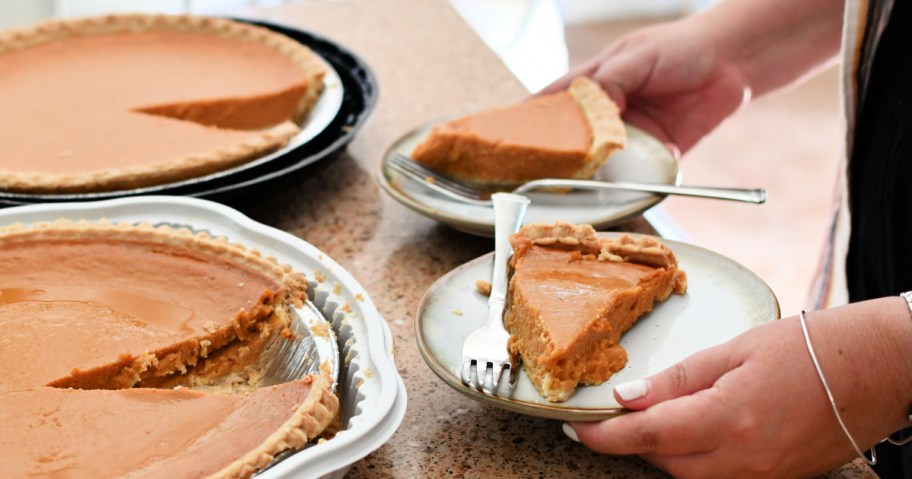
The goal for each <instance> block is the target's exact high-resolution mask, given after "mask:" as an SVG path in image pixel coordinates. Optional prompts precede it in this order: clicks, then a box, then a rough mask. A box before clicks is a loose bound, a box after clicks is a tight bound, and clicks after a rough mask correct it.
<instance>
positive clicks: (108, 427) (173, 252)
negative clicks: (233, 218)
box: [0, 221, 339, 478]
mask: <svg viewBox="0 0 912 479" xmlns="http://www.w3.org/2000/svg"><path fill="white" fill-rule="evenodd" d="M0 285H2V286H0V370H2V371H3V372H4V374H3V376H2V378H0V475H2V476H4V477H23V476H27V475H30V474H37V475H53V474H55V473H61V472H64V471H65V473H66V476H67V477H71V478H82V477H86V478H89V477H91V478H98V477H122V476H130V477H132V476H133V475H136V476H142V477H168V478H184V477H186V478H189V477H210V478H228V477H231V478H234V477H249V476H250V475H251V474H253V472H255V471H256V470H258V469H260V468H262V467H264V466H266V465H267V464H269V462H270V461H272V459H273V458H274V457H275V456H276V455H277V454H279V453H281V452H283V451H286V450H289V449H296V448H299V447H302V446H303V445H304V444H306V443H307V442H309V441H311V440H314V439H315V438H317V437H319V436H320V435H321V434H322V433H323V432H324V430H325V429H326V428H327V426H329V425H330V424H331V423H332V422H333V421H334V418H336V417H337V415H338V413H339V400H338V398H337V397H336V396H335V395H334V394H333V393H332V382H333V380H332V379H331V378H330V377H329V376H327V375H325V374H317V375H311V376H307V377H305V378H303V379H300V380H295V381H291V382H287V383H284V384H280V385H277V386H270V387H262V388H258V387H256V386H257V380H258V378H259V371H256V369H255V365H256V359H257V357H258V354H257V353H258V352H259V349H260V348H261V347H262V346H263V345H264V343H265V342H266V340H267V339H268V338H269V337H270V335H272V334H281V331H282V330H284V329H285V327H286V326H287V325H288V324H289V322H290V310H291V308H292V307H295V306H300V305H301V304H302V301H304V300H305V299H306V297H307V293H306V281H305V280H304V277H303V276H302V275H301V274H299V273H297V272H295V271H293V270H291V268H289V267H287V266H282V265H279V264H278V263H276V262H275V260H273V259H271V258H264V257H263V256H262V255H261V254H260V253H259V252H257V251H255V250H249V249H246V248H244V247H242V246H240V245H237V244H232V243H229V242H227V241H225V240H224V239H218V238H212V237H210V236H208V235H206V234H205V233H192V232H190V231H188V230H185V229H182V230H175V229H172V228H170V227H167V226H161V227H152V226H149V225H144V224H143V225H132V224H111V223H107V222H98V223H90V222H82V221H81V222H69V221H58V222H54V223H41V224H36V225H33V226H30V227H29V226H23V225H13V226H8V227H4V228H0ZM23 359H26V360H23ZM31 359H38V360H31Z"/></svg>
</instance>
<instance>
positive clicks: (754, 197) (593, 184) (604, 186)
mask: <svg viewBox="0 0 912 479" xmlns="http://www.w3.org/2000/svg"><path fill="white" fill-rule="evenodd" d="M539 188H576V189H581V190H611V191H614V190H624V191H642V192H646V193H658V194H663V195H681V196H696V197H699V198H714V199H720V200H731V201H743V202H746V203H757V204H760V203H763V202H765V201H766V190H763V189H745V188H717V187H713V186H683V185H682V186H677V185H662V184H649V183H629V182H616V183H612V182H607V181H594V180H563V179H545V180H533V181H530V182H528V183H526V184H524V185H522V186H520V187H519V188H517V189H516V190H514V193H521V192H523V191H531V190H536V189H539Z"/></svg>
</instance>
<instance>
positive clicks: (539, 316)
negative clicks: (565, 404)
mask: <svg viewBox="0 0 912 479" xmlns="http://www.w3.org/2000/svg"><path fill="white" fill-rule="evenodd" d="M511 243H512V245H513V249H514V255H513V258H512V259H511V267H512V271H513V272H512V277H511V279H510V283H509V298H508V307H507V312H506V315H505V317H504V323H505V325H506V327H507V329H508V330H509V331H510V334H511V338H510V342H509V348H510V351H511V353H512V354H514V355H518V356H519V357H521V358H522V361H523V368H524V369H525V371H526V372H527V374H528V375H529V377H530V379H531V380H532V382H533V384H535V386H536V388H537V389H538V390H539V392H540V393H541V394H542V396H544V397H545V398H546V399H548V400H550V401H564V400H567V399H568V398H569V397H570V395H571V394H572V393H573V391H574V390H575V388H576V387H577V386H578V385H580V384H600V383H602V382H604V381H606V380H608V378H610V377H611V376H612V375H613V374H614V373H616V372H617V371H619V370H621V369H622V368H623V367H624V366H625V365H626V364H627V352H626V351H625V350H624V348H623V347H622V346H621V345H620V344H619V342H620V339H621V335H622V334H623V333H624V332H625V331H627V330H628V329H629V328H630V327H631V326H632V325H633V323H634V322H635V321H636V320H637V319H638V318H640V317H641V316H642V315H644V314H646V313H647V312H649V311H651V310H652V308H653V306H654V304H655V303H656V302H658V301H664V300H665V299H667V298H668V297H669V296H670V295H671V294H672V293H679V294H681V293H683V292H684V290H685V289H686V276H685V275H684V272H683V271H681V270H680V269H678V267H677V262H676V260H675V258H674V255H673V253H672V252H671V251H670V250H668V249H667V248H666V247H665V246H664V245H662V244H661V243H659V242H658V241H656V240H654V239H652V238H648V237H640V238H634V237H631V236H627V235H622V236H621V237H619V238H617V239H606V238H598V236H597V235H596V234H595V231H594V230H593V229H592V228H591V227H588V226H574V225H568V224H566V223H556V224H554V225H542V224H536V225H528V226H526V227H524V228H523V229H522V230H520V232H519V233H517V234H515V235H513V237H512V238H511Z"/></svg>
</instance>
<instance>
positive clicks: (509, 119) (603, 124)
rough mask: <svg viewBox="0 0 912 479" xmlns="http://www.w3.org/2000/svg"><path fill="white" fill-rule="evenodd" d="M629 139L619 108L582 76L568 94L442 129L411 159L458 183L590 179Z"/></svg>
mask: <svg viewBox="0 0 912 479" xmlns="http://www.w3.org/2000/svg"><path fill="white" fill-rule="evenodd" d="M626 141H627V134H626V130H625V128H624V123H623V121H622V120H621V118H620V111H619V109H618V107H617V105H615V104H614V102H612V101H611V99H610V98H609V97H608V95H607V94H606V93H605V92H604V91H603V90H602V88H601V87H600V86H599V85H598V84H597V83H596V82H594V81H592V80H590V79H588V78H585V77H580V78H577V79H576V80H574V81H573V82H572V84H571V85H570V87H569V88H568V89H567V90H566V91H561V92H557V93H552V94H548V95H541V96H537V97H534V98H532V99H528V100H525V101H523V102H520V103H516V104H513V105H509V106H506V107H502V108H495V109H492V110H488V111H483V112H480V113H477V114H474V115H469V116H465V117H461V118H457V119H455V120H451V121H449V122H446V123H443V124H441V125H436V126H434V127H433V129H432V130H431V132H430V134H429V135H428V137H427V139H425V140H424V141H423V142H422V143H421V144H419V145H418V146H417V147H416V148H415V149H414V151H413V152H412V155H411V156H412V158H413V159H414V160H415V161H417V162H419V163H423V164H425V165H427V166H429V167H431V168H434V169H436V170H438V171H440V172H442V173H445V174H447V175H450V176H453V177H456V178H459V179H463V180H466V181H470V182H473V183H478V184H484V185H495V186H496V185H501V186H513V185H517V184H520V183H524V182H527V181H530V180H534V179H539V178H591V177H592V176H593V175H594V174H595V172H596V171H597V170H598V169H599V168H600V167H601V166H602V165H603V164H604V163H605V162H606V161H608V158H609V157H610V156H611V154H612V153H614V152H615V151H618V150H620V149H621V148H623V147H624V144H625V143H626Z"/></svg>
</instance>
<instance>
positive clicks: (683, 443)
mask: <svg viewBox="0 0 912 479" xmlns="http://www.w3.org/2000/svg"><path fill="white" fill-rule="evenodd" d="M720 403H721V402H720V401H719V400H718V394H717V393H716V392H708V393H707V394H702V395H697V396H687V397H683V398H679V399H675V400H672V401H668V402H665V403H661V404H659V405H657V406H654V407H652V408H650V409H648V410H646V411H638V412H632V413H629V414H625V415H623V416H619V417H616V418H613V419H609V420H607V421H603V422H597V423H573V424H571V427H572V428H573V430H574V432H575V433H576V435H577V438H578V440H579V441H580V442H582V443H584V444H586V446H588V447H589V448H591V449H593V450H595V451H598V452H602V453H606V454H661V455H680V454H690V453H695V452H705V451H710V450H713V449H715V448H716V447H718V445H719V442H720V441H723V440H725V438H724V437H723V435H722V434H719V432H720V431H723V430H724V429H725V428H724V426H725V425H726V424H727V423H728V422H729V418H730V416H731V415H730V414H729V412H728V411H727V410H726V409H725V408H722V407H720V406H719V405H720Z"/></svg>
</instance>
